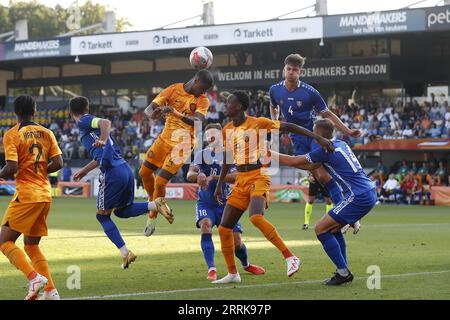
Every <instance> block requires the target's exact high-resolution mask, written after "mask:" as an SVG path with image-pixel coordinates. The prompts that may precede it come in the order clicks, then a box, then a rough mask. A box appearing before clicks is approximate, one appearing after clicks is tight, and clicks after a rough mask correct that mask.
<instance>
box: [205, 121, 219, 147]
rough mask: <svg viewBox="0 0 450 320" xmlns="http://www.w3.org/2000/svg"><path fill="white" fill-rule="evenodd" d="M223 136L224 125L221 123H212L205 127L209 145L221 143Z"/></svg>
mask: <svg viewBox="0 0 450 320" xmlns="http://www.w3.org/2000/svg"><path fill="white" fill-rule="evenodd" d="M221 136H222V126H221V124H220V123H210V124H208V125H207V126H206V128H205V138H206V142H208V145H210V146H215V145H216V144H217V143H220V137H221Z"/></svg>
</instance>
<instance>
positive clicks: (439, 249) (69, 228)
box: [0, 197, 450, 300]
mask: <svg viewBox="0 0 450 320" xmlns="http://www.w3.org/2000/svg"><path fill="white" fill-rule="evenodd" d="M8 201H9V199H8V198H6V197H1V198H0V212H1V213H4V211H5V209H6V207H7V205H8ZM170 204H171V206H172V207H173V209H174V213H175V216H176V218H175V223H174V224H173V225H169V224H168V223H167V222H166V221H165V220H164V218H163V217H159V218H158V220H159V221H158V224H157V229H156V233H155V235H154V236H152V237H151V238H145V237H143V236H142V230H143V227H144V225H145V221H146V218H145V217H139V218H135V219H129V220H120V219H118V218H116V217H115V218H113V219H114V221H115V222H116V224H117V225H118V227H119V229H120V230H121V232H122V234H123V236H124V239H125V241H126V242H127V245H128V247H129V248H130V249H132V250H133V251H134V252H135V253H136V254H137V255H138V260H137V261H136V262H135V263H134V264H132V265H131V268H130V269H129V270H121V269H120V264H121V262H122V259H121V256H120V253H119V251H118V250H117V249H116V248H115V247H114V246H113V244H112V243H110V242H109V240H108V239H107V238H106V236H105V235H104V234H103V232H102V230H101V227H100V225H99V224H98V222H97V220H96V219H95V200H78V199H77V200H73V199H57V200H55V202H54V205H53V208H52V210H51V214H50V217H49V221H48V224H49V228H50V234H49V235H50V236H49V237H48V238H45V239H44V240H43V241H42V243H41V244H42V245H41V247H42V250H43V251H44V253H45V254H46V256H47V258H48V260H49V261H50V268H51V271H52V274H53V277H54V280H55V283H56V285H57V287H58V289H59V292H60V294H61V296H62V297H63V298H83V297H96V298H99V297H100V296H105V295H106V296H108V297H103V299H183V300H186V299H187V300H189V299H232V300H244V299H252V300H253V299H256V300H271V299H371V300H372V299H449V298H450V248H449V244H450V212H449V209H448V208H445V207H419V206H414V207H411V206H378V207H377V208H376V209H374V210H373V212H372V213H370V214H369V215H368V216H367V217H366V218H365V219H364V220H363V222H362V224H363V227H362V230H361V233H360V234H358V235H356V236H355V235H353V234H351V233H350V234H348V235H347V244H348V256H349V263H350V267H351V270H352V272H353V273H354V274H355V276H356V277H357V279H356V280H355V281H354V282H353V284H351V285H349V286H345V287H339V288H327V287H324V286H323V285H321V281H322V280H323V279H325V278H326V277H328V276H330V275H331V273H332V272H333V271H334V266H333V265H332V263H331V261H330V260H329V259H328V257H327V256H326V254H325V253H324V251H323V249H322V247H321V245H320V243H319V242H318V241H317V239H316V237H315V236H314V232H313V230H309V231H302V230H301V226H302V224H303V211H304V205H301V204H278V203H277V204H272V205H271V208H270V210H269V211H268V213H267V218H268V219H269V221H271V222H272V223H273V224H274V225H275V226H276V227H277V229H278V231H279V232H280V234H281V235H282V237H283V238H284V240H285V241H286V242H287V244H288V246H289V247H290V248H291V250H292V251H293V252H294V253H295V254H296V255H297V256H298V257H300V259H301V260H302V262H303V265H302V268H301V271H300V272H299V273H298V274H297V275H296V276H295V277H293V278H291V279H288V278H287V277H286V264H285V262H284V260H283V258H282V256H281V254H280V253H279V252H278V251H277V250H276V249H275V248H274V247H272V245H271V244H270V243H269V242H267V240H266V239H265V238H264V237H263V236H262V235H261V234H260V233H259V231H258V230H257V229H255V228H254V227H253V226H252V225H251V223H250V222H249V219H248V218H247V215H246V214H245V215H244V217H243V219H242V220H241V222H242V224H243V228H244V235H243V240H244V241H245V243H246V245H247V247H248V251H249V258H250V261H251V262H252V263H254V264H258V265H261V266H263V267H264V268H266V271H267V273H266V275H264V276H259V277H255V276H251V275H248V274H246V273H245V271H243V270H242V268H241V269H240V272H241V276H242V284H240V285H237V286H230V285H227V286H224V287H220V286H216V285H212V284H211V283H209V282H208V281H207V280H206V271H207V270H206V266H205V264H204V261H203V256H202V253H201V249H200V236H199V230H198V229H196V228H195V225H194V223H195V212H194V210H195V202H189V201H172V202H170ZM324 211H325V207H324V206H323V205H315V206H314V212H313V222H315V221H317V219H319V218H320V217H321V216H322V215H323V213H324ZM213 239H214V241H215V247H216V265H217V268H218V273H219V276H223V275H224V274H225V272H226V268H225V264H224V260H223V256H222V254H221V252H220V243H219V238H218V234H217V230H214V236H213ZM19 241H20V242H18V243H19V244H20V245H21V239H19ZM372 265H377V266H379V267H380V269H381V275H382V279H381V289H380V290H369V289H368V288H367V284H366V282H367V277H368V276H370V274H368V273H367V268H368V267H369V266H372ZM70 266H77V267H79V268H80V270H81V289H80V290H69V289H68V288H67V281H68V279H69V280H70V278H69V277H70V276H71V274H69V273H67V272H68V268H69V267H70ZM0 279H1V280H0V299H23V297H24V296H25V294H26V285H27V283H26V281H25V279H24V277H23V275H22V274H21V273H20V272H19V271H18V270H16V269H15V268H13V267H12V266H11V265H10V264H9V262H8V260H7V259H6V258H5V257H4V256H3V255H1V256H0Z"/></svg>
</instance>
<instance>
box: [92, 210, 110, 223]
mask: <svg viewBox="0 0 450 320" xmlns="http://www.w3.org/2000/svg"><path fill="white" fill-rule="evenodd" d="M96 218H97V220H98V222H100V223H102V222H105V221H107V220H110V219H111V214H107V211H104V210H99V211H98V212H97V216H96Z"/></svg>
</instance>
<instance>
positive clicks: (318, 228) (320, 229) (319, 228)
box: [314, 222, 325, 236]
mask: <svg viewBox="0 0 450 320" xmlns="http://www.w3.org/2000/svg"><path fill="white" fill-rule="evenodd" d="M314 232H315V233H316V236H320V235H321V234H323V233H325V230H324V229H323V227H322V225H321V224H320V222H319V223H317V224H316V226H315V227H314Z"/></svg>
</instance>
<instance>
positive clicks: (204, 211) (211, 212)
mask: <svg viewBox="0 0 450 320" xmlns="http://www.w3.org/2000/svg"><path fill="white" fill-rule="evenodd" d="M224 210H225V205H224V206H221V207H219V206H217V205H209V204H207V203H204V202H197V208H196V211H197V223H196V225H197V228H200V221H202V220H203V219H209V220H211V222H212V225H213V226H216V227H219V225H220V222H222V215H223V211H224ZM233 232H239V233H242V226H241V224H240V223H239V222H238V223H237V224H236V226H235V227H234V229H233Z"/></svg>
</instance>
